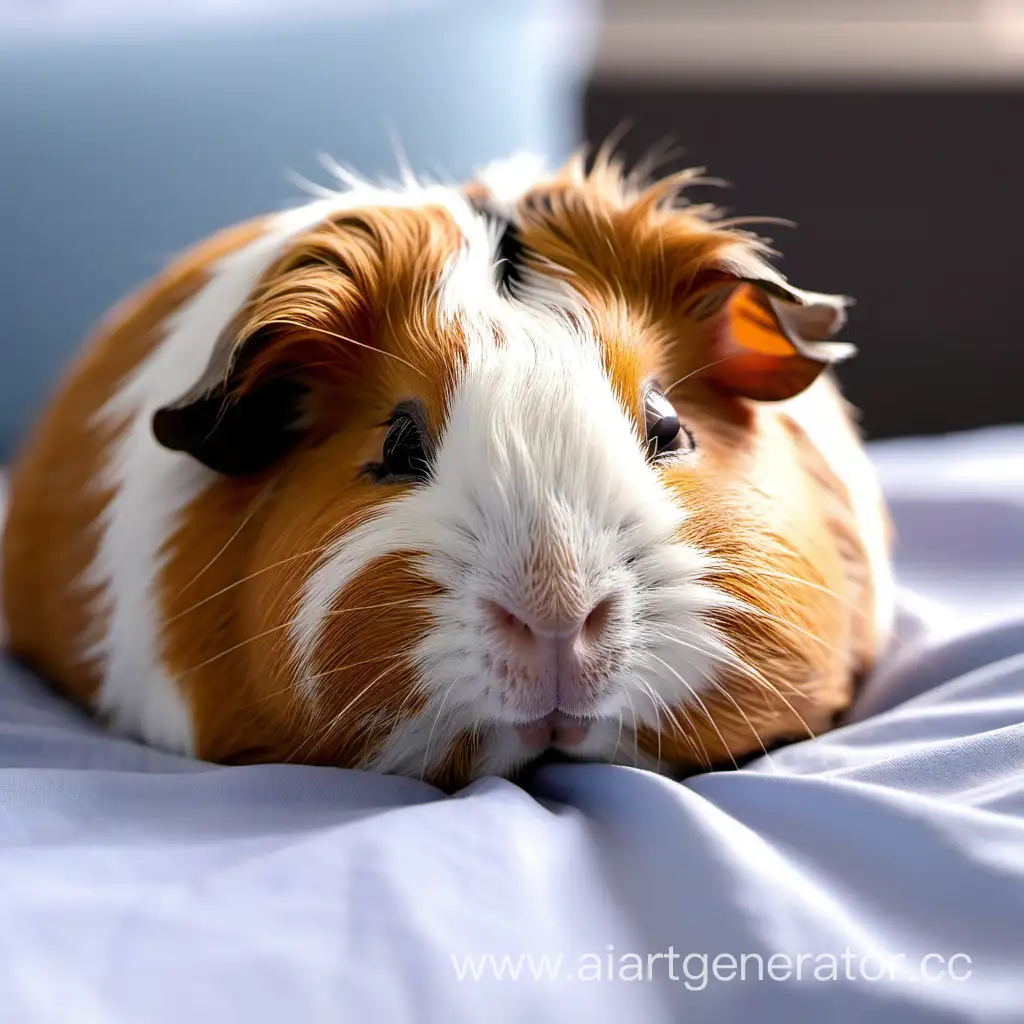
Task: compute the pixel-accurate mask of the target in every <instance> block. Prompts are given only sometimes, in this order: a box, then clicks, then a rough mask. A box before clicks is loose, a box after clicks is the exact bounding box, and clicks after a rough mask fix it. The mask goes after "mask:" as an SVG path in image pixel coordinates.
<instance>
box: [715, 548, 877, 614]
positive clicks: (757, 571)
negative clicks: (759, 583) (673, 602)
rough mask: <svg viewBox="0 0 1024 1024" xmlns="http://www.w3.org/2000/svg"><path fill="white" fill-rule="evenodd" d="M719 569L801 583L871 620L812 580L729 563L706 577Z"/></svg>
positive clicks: (742, 574)
mask: <svg viewBox="0 0 1024 1024" xmlns="http://www.w3.org/2000/svg"><path fill="white" fill-rule="evenodd" d="M717 569H721V570H722V571H724V572H732V573H736V574H737V575H740V576H767V577H770V578H771V579H779V580H786V581H787V582H789V583H799V584H800V585H801V586H804V587H809V588H810V589H811V590H817V591H820V592H821V593H822V594H828V595H829V597H834V598H835V599H836V600H837V601H841V602H842V603H843V604H845V605H848V606H849V607H850V608H851V609H852V610H853V611H855V612H856V613H857V614H858V615H860V616H862V617H863V618H865V619H870V618H871V616H870V615H868V613H867V612H866V611H864V609H863V608H861V607H860V606H859V605H858V604H857V603H856V602H855V601H851V600H850V598H848V597H847V596H846V595H845V594H840V593H839V592H838V591H836V590H832V589H831V588H830V587H825V586H822V585H821V584H820V583H815V582H813V581H812V580H805V579H801V578H800V577H799V576H793V575H792V574H791V573H788V572H773V571H772V570H770V569H761V568H756V567H754V566H740V565H732V564H730V563H729V562H719V563H717V564H716V565H713V566H712V567H711V568H710V569H708V570H705V574H706V575H714V573H715V571H716V570H717Z"/></svg>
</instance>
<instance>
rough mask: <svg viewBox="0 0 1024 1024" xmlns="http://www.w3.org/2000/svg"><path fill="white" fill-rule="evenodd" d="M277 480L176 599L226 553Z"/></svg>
mask: <svg viewBox="0 0 1024 1024" xmlns="http://www.w3.org/2000/svg"><path fill="white" fill-rule="evenodd" d="M275 482H276V481H274V480H271V481H270V482H269V483H267V484H266V485H265V486H264V487H263V488H261V490H260V492H259V494H257V495H256V497H255V498H254V499H253V503H252V507H251V508H250V509H249V511H248V512H247V513H246V514H245V516H244V517H243V519H242V521H241V523H239V524H238V528H237V529H236V530H235V532H234V533H233V534H231V536H230V537H228V539H227V540H226V541H225V542H224V544H223V545H222V546H221V548H220V550H219V551H218V552H217V553H216V554H215V555H214V556H213V558H211V559H210V560H209V561H208V562H207V563H206V565H204V566H203V567H202V569H200V570H199V572H197V573H196V574H195V576H193V577H192V579H190V580H189V581H188V583H186V584H185V586H183V587H182V588H181V590H179V591H178V593H177V595H176V596H175V600H177V599H178V598H179V597H181V595H182V594H184V593H185V591H186V590H188V589H189V587H191V586H192V585H193V584H194V583H195V582H196V580H198V579H199V578H200V577H201V576H202V575H203V573H205V572H206V571H207V570H208V569H209V568H210V566H212V565H213V564H214V563H215V562H216V561H217V559H218V558H220V556H221V555H223V554H224V552H225V551H227V549H228V548H229V547H230V546H231V543H232V541H234V540H235V538H236V537H237V536H238V535H239V534H240V533H241V532H242V530H244V529H245V528H246V526H248V524H249V522H250V521H251V519H252V517H253V516H254V515H256V513H257V512H258V511H259V509H260V506H261V505H262V504H263V502H264V500H265V499H266V497H267V495H268V494H269V493H270V492H271V490H273V487H274V484H275ZM175 618H177V616H175ZM168 621H169V622H173V621H174V619H169V620H168Z"/></svg>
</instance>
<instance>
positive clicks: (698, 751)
mask: <svg viewBox="0 0 1024 1024" xmlns="http://www.w3.org/2000/svg"><path fill="white" fill-rule="evenodd" d="M648 685H650V684H648ZM651 690H652V691H653V692H654V694H655V696H656V697H657V698H658V700H660V701H661V706H662V707H663V708H664V709H665V714H666V715H668V718H669V721H670V722H671V723H672V726H673V728H674V729H675V731H676V732H677V733H678V734H679V735H680V737H682V739H684V740H685V741H686V743H687V745H688V746H689V748H690V749H691V750H692V751H693V753H694V755H695V756H696V757H697V758H699V760H700V764H701V767H702V768H708V769H710V768H712V767H713V764H714V762H713V760H712V758H711V755H710V754H709V753H708V748H707V747H706V746H704V741H703V740H702V739H701V738H700V731H699V730H698V729H697V726H696V725H695V724H694V722H693V719H692V718H691V717H690V713H689V711H688V710H687V709H686V707H685V706H684V705H680V707H679V709H678V710H679V711H680V712H682V715H683V718H684V719H685V720H686V724H687V726H689V729H690V731H691V732H692V733H693V737H692V738H691V737H690V735H689V733H688V732H687V731H686V729H685V728H684V727H683V725H682V723H681V722H680V721H679V719H678V718H677V717H676V714H675V711H674V710H673V709H672V708H670V707H669V706H668V702H667V701H666V700H665V698H664V697H662V696H661V694H659V693H658V692H657V691H656V690H654V688H653V687H651Z"/></svg>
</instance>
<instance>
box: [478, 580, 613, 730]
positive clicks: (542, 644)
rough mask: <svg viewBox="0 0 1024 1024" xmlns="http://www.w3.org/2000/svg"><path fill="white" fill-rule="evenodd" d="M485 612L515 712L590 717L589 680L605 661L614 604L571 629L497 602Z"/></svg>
mask: <svg viewBox="0 0 1024 1024" xmlns="http://www.w3.org/2000/svg"><path fill="white" fill-rule="evenodd" d="M486 611H487V615H488V618H489V620H490V625H491V628H492V631H493V633H494V635H495V636H496V638H497V639H498V641H499V649H498V650H496V651H495V655H496V656H495V657H494V658H493V659H492V660H493V661H494V663H495V666H496V669H497V671H498V675H499V677H503V680H504V682H505V683H506V686H507V688H508V692H509V696H510V698H511V703H512V705H513V707H514V708H515V710H516V711H517V712H519V713H521V714H524V715H537V716H543V715H547V714H548V713H549V712H550V711H552V710H553V709H560V710H562V711H565V712H567V713H569V714H577V713H585V712H586V710H587V707H586V705H587V703H588V701H587V677H588V676H591V675H592V674H593V673H594V671H595V669H597V668H598V667H599V665H600V662H601V661H602V659H603V657H604V652H603V650H602V644H603V642H604V641H606V640H607V638H608V633H609V629H610V626H611V622H612V617H613V614H614V600H613V599H612V598H604V599H603V600H601V601H599V602H598V603H597V604H596V605H594V607H593V608H591V610H590V611H589V613H588V614H587V615H585V616H584V617H582V618H580V619H577V620H576V621H574V622H570V623H566V622H556V621H553V620H548V619H545V618H543V617H541V616H528V615H526V614H521V613H519V614H517V613H516V612H513V611H510V610H509V609H508V608H507V607H505V606H504V605H502V604H499V603H497V602H496V601H489V602H487V603H486Z"/></svg>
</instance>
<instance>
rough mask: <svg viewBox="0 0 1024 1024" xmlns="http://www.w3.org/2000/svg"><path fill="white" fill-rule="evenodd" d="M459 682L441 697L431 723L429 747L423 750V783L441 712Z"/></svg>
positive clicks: (451, 685) (421, 779)
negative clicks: (431, 743) (431, 744)
mask: <svg viewBox="0 0 1024 1024" xmlns="http://www.w3.org/2000/svg"><path fill="white" fill-rule="evenodd" d="M457 682H458V680H457V679H456V680H453V681H452V682H450V683H449V684H448V687H447V689H446V690H445V691H444V695H443V696H442V697H441V703H440V705H439V706H438V709H437V714H436V715H434V721H433V722H432V723H431V726H430V732H429V733H427V745H426V746H425V747H424V748H423V768H422V769H421V770H420V781H423V779H425V778H426V777H427V761H428V760H429V758H430V742H431V740H432V739H433V738H434V730H435V729H436V728H437V723H438V722H439V721H440V719H441V712H442V711H444V705H445V702H446V701H447V700H448V698H449V697H450V696H451V693H452V691H453V690H454V689H455V686H456V684H457Z"/></svg>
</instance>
